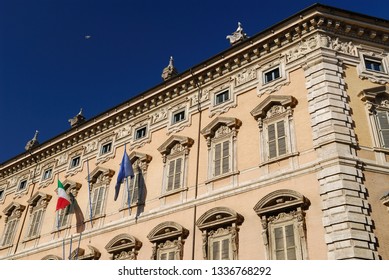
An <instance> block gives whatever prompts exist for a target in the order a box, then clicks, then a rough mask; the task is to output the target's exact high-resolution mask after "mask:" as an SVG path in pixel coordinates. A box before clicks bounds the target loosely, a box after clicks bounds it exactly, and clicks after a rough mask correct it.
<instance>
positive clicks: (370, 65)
mask: <svg viewBox="0 0 389 280" xmlns="http://www.w3.org/2000/svg"><path fill="white" fill-rule="evenodd" d="M365 67H366V69H367V70H372V71H378V72H384V68H383V65H382V61H381V60H377V59H372V58H366V57H365Z"/></svg>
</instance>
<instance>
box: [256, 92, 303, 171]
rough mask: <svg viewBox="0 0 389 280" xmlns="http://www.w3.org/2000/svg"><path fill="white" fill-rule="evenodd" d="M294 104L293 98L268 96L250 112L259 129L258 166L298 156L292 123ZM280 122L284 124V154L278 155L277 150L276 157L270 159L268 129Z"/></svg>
mask: <svg viewBox="0 0 389 280" xmlns="http://www.w3.org/2000/svg"><path fill="white" fill-rule="evenodd" d="M296 104H297V100H296V99H295V98H294V97H293V96H290V95H270V96H268V97H266V98H265V99H264V100H263V101H262V102H261V103H260V104H259V105H258V106H257V107H255V108H254V109H253V110H252V111H251V112H250V113H251V115H252V116H253V117H254V118H255V119H256V120H257V122H258V127H259V142H260V148H261V149H260V162H261V163H260V166H262V165H265V164H269V163H272V162H274V161H279V160H281V159H285V158H288V157H291V156H295V155H297V154H298V152H297V147H296V137H295V132H294V122H293V108H294V107H295V106H296ZM281 121H283V122H284V133H285V135H284V137H285V146H286V147H285V149H286V152H285V153H284V154H282V155H279V151H278V150H277V156H275V157H272V158H270V151H269V150H270V148H269V141H268V135H269V134H268V128H269V125H275V124H277V123H278V122H281Z"/></svg>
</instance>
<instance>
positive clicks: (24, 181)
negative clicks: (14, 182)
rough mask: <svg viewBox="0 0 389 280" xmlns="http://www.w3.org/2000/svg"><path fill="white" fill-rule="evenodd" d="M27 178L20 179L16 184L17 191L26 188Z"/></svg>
mask: <svg viewBox="0 0 389 280" xmlns="http://www.w3.org/2000/svg"><path fill="white" fill-rule="evenodd" d="M27 182H28V180H27V179H21V180H20V181H19V184H18V190H17V191H18V192H21V191H25V190H26V189H27Z"/></svg>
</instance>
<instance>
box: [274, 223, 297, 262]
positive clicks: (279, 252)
mask: <svg viewBox="0 0 389 280" xmlns="http://www.w3.org/2000/svg"><path fill="white" fill-rule="evenodd" d="M273 237H274V256H275V259H276V260H296V259H297V256H296V241H295V234H294V228H293V224H288V225H285V226H279V227H275V228H274V232H273Z"/></svg>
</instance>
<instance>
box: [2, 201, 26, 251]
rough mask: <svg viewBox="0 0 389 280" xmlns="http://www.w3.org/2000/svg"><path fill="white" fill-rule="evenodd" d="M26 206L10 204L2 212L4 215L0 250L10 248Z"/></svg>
mask: <svg viewBox="0 0 389 280" xmlns="http://www.w3.org/2000/svg"><path fill="white" fill-rule="evenodd" d="M25 208H26V206H24V205H21V204H19V203H15V202H12V203H11V204H10V205H8V207H6V208H5V209H4V211H3V213H4V215H5V228H4V231H3V236H2V238H1V244H0V245H1V246H0V248H6V247H10V246H12V244H13V240H14V237H15V233H16V229H17V226H18V223H19V220H20V217H21V216H22V212H23V211H24V209H25Z"/></svg>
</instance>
